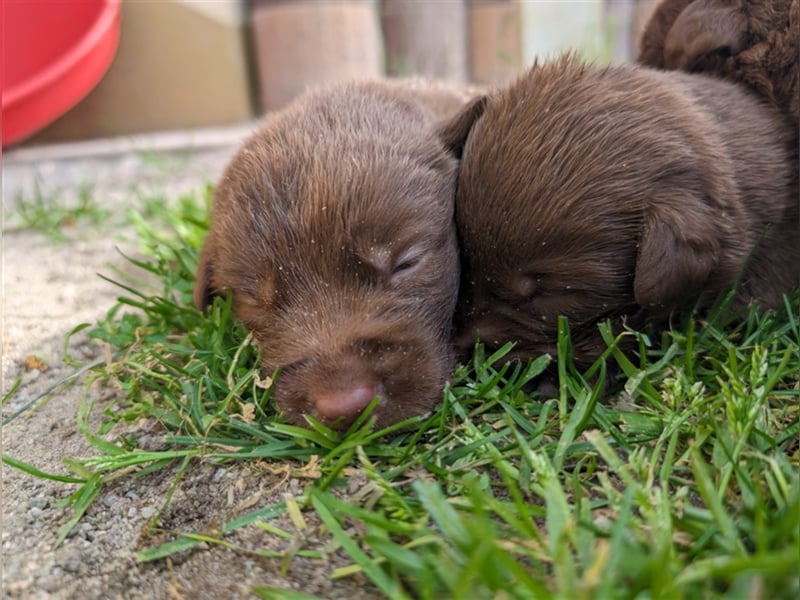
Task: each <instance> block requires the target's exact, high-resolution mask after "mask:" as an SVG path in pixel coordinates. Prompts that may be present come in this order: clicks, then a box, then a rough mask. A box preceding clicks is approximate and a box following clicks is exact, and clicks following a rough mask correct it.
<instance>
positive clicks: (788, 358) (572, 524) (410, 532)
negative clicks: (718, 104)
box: [4, 197, 800, 599]
mask: <svg viewBox="0 0 800 600" xmlns="http://www.w3.org/2000/svg"><path fill="white" fill-rule="evenodd" d="M156 204H158V203H156ZM153 206H155V204H154V205H153ZM158 206H159V207H160V208H159V210H158V217H160V218H154V216H153V214H144V213H131V214H130V218H131V219H132V220H133V221H134V223H136V225H137V229H138V235H139V239H140V240H141V241H142V244H143V250H144V255H145V256H147V257H148V258H147V259H145V260H142V261H137V260H133V259H130V260H131V262H132V263H134V264H135V265H136V266H138V267H140V268H141V270H142V273H143V274H144V275H146V276H147V279H149V280H150V281H151V282H152V281H153V280H155V281H156V282H157V284H156V285H157V288H156V291H154V292H152V293H150V292H145V291H143V290H147V289H152V288H151V287H148V286H149V284H148V285H146V284H145V283H143V282H142V281H130V280H125V279H124V278H122V275H120V274H118V275H119V277H115V279H116V281H114V283H115V284H116V285H119V286H120V287H121V289H122V290H123V292H124V293H123V295H122V297H120V298H119V303H118V304H117V305H116V306H115V307H114V308H113V309H112V310H111V311H110V312H109V313H108V315H107V317H106V318H105V319H104V320H102V321H101V322H100V323H98V324H96V325H93V326H91V327H90V335H91V337H93V338H95V339H97V340H101V341H102V342H104V343H106V344H108V347H109V355H108V357H107V358H106V360H103V361H99V362H98V363H96V364H93V365H91V368H90V369H89V372H90V373H91V378H92V379H93V380H97V379H102V380H105V381H108V382H112V383H113V384H114V385H115V386H117V387H118V388H119V390H120V391H121V393H120V394H119V397H120V400H118V401H117V402H116V403H114V404H111V405H108V406H104V407H103V411H104V412H103V415H104V420H103V425H102V426H101V427H100V428H99V429H96V430H92V428H90V426H89V424H88V423H89V416H90V415H91V414H93V411H96V410H99V407H95V406H93V405H92V404H91V403H90V402H89V401H88V400H87V401H86V403H85V405H84V406H83V408H82V410H81V413H80V414H79V416H78V427H79V428H80V429H81V430H82V431H83V433H84V434H85V435H86V436H87V438H88V439H89V441H90V442H91V444H92V446H93V448H94V449H95V450H96V451H97V454H96V456H94V457H91V458H88V459H82V460H75V459H71V460H67V461H66V464H67V467H69V468H70V469H71V471H72V472H73V473H74V474H75V476H74V477H64V476H54V475H48V474H46V473H42V472H40V471H37V470H36V469H34V468H32V467H29V466H28V465H25V464H22V463H20V462H19V461H15V460H14V459H13V458H10V457H4V461H6V462H7V463H8V464H10V465H12V466H15V467H17V468H21V469H24V470H27V471H28V472H29V473H31V475H33V476H37V477H51V478H55V479H57V480H59V481H62V482H63V483H64V484H65V485H74V486H77V488H76V491H75V492H74V493H73V494H72V496H70V498H69V501H70V502H72V503H73V504H74V509H75V512H74V518H73V519H72V521H70V523H68V524H67V525H66V526H65V528H64V530H63V531H62V535H61V537H60V540H59V541H61V540H63V539H64V537H65V536H66V535H67V534H68V533H69V531H70V529H71V527H73V526H74V525H75V524H76V523H77V522H78V520H79V519H80V517H81V515H82V514H83V512H84V511H85V510H86V508H87V507H88V506H89V505H90V504H91V502H92V501H93V500H94V498H95V497H96V496H97V494H98V492H99V491H100V489H101V488H102V486H103V484H104V483H105V482H107V481H109V480H111V479H115V478H118V477H121V476H130V475H132V474H134V473H142V472H143V471H148V470H155V469H159V468H163V467H164V466H166V465H169V464H173V463H176V462H177V463H178V464H179V465H180V468H179V469H178V477H177V478H176V480H175V483H174V487H176V486H178V485H180V476H181V474H182V473H183V472H184V470H185V469H186V468H187V466H188V465H189V464H190V463H191V461H192V460H194V459H199V458H202V459H203V460H205V461H217V462H218V463H226V464H228V463H233V462H234V461H261V462H260V464H268V465H270V464H271V465H275V466H276V467H277V466H279V465H283V466H285V465H287V464H288V465H290V466H291V468H293V469H297V470H300V471H303V472H304V473H306V475H307V477H306V481H308V482H309V483H308V484H307V486H306V487H305V490H304V491H303V492H302V493H301V494H299V495H296V496H287V497H286V498H284V500H282V501H281V502H278V503H275V504H273V505H269V506H266V507H261V508H259V509H258V510H255V511H252V512H249V513H245V514H242V515H240V516H238V517H237V518H236V519H234V520H232V521H229V522H227V523H224V524H223V525H222V526H221V527H220V528H219V530H218V532H217V534H216V535H214V536H209V535H208V534H200V533H198V532H191V531H187V532H180V533H177V534H176V533H174V532H169V535H168V537H169V539H168V540H167V541H166V542H164V543H161V544H160V545H157V546H154V547H151V548H148V549H146V550H144V551H142V552H140V553H139V555H138V556H139V558H140V560H143V561H151V560H159V559H163V558H165V557H168V556H170V555H172V554H174V553H176V552H179V551H182V550H186V549H188V548H191V547H193V546H195V545H197V544H199V543H200V542H205V543H207V544H208V543H212V544H221V545H224V546H226V547H230V548H232V549H233V550H235V551H241V552H242V553H243V554H247V555H252V554H253V553H255V554H256V555H259V556H261V557H265V559H266V560H278V561H282V564H283V567H284V569H290V568H291V562H292V561H293V560H297V559H298V557H306V558H312V559H313V558H320V557H322V556H323V554H324V553H325V552H340V553H344V555H346V556H347V557H348V558H349V560H350V562H351V566H349V567H345V568H341V569H339V570H337V571H335V572H333V573H332V577H349V576H353V575H354V574H355V573H362V574H363V575H362V576H366V577H367V578H368V579H369V580H370V582H371V583H372V584H373V585H374V586H375V587H376V588H377V589H378V590H380V592H382V593H383V594H385V595H386V597H389V598H570V599H580V598H587V599H588V598H750V599H752V598H770V599H774V598H796V597H800V584H799V583H798V574H800V554H799V553H798V548H800V479H799V478H798V458H799V455H800V450H799V449H798V433H799V430H800V421H799V420H798V411H800V380H799V375H798V374H800V353H798V332H799V330H800V326H799V324H798V319H800V308H799V307H800V295H798V294H795V295H793V296H792V297H789V298H787V299H786V301H785V304H784V306H783V307H782V308H781V309H780V310H777V311H772V312H767V313H763V314H759V313H757V312H756V311H753V312H752V313H750V314H748V315H745V316H744V318H742V319H738V320H737V321H736V322H735V323H733V324H730V323H729V324H724V326H723V324H721V320H722V319H721V317H720V316H719V315H720V314H721V311H718V312H712V314H711V315H710V316H709V317H707V318H706V319H705V320H703V321H700V320H697V319H690V320H687V321H686V322H685V323H684V324H683V325H681V326H680V327H676V328H675V329H674V330H673V331H670V332H668V333H666V334H664V335H663V336H661V338H660V339H659V340H653V339H651V338H649V337H648V336H647V335H645V334H643V333H637V332H632V331H629V332H625V333H623V334H622V335H625V336H634V337H635V338H636V340H637V341H638V344H639V353H638V354H639V356H640V357H641V358H640V359H639V360H638V363H634V362H631V360H630V359H629V358H627V357H626V356H625V355H623V354H622V353H621V352H620V351H619V350H618V349H617V342H618V338H615V337H614V335H613V334H612V332H611V331H610V330H609V329H608V327H606V326H601V331H602V333H603V335H604V337H605V338H606V341H607V342H608V346H609V347H608V350H607V351H606V353H605V354H604V355H603V356H602V357H601V358H600V359H599V360H598V361H597V363H596V364H595V365H594V366H593V367H592V368H591V369H589V371H587V372H583V373H582V372H579V371H578V370H576V368H575V367H574V365H573V363H572V361H571V356H570V343H569V330H568V326H567V323H566V322H565V321H562V322H561V328H560V334H559V352H558V356H557V357H555V358H553V359H551V358H549V357H542V358H539V359H538V360H534V361H531V362H530V363H529V364H503V361H502V357H503V355H504V354H505V352H507V351H508V348H504V349H502V350H501V351H499V352H497V353H496V354H495V355H493V356H485V355H484V353H483V351H482V348H481V347H480V346H479V347H477V348H476V352H475V355H474V358H473V360H472V361H471V362H470V363H469V364H467V365H461V366H459V367H458V368H457V369H456V371H455V374H454V376H453V379H452V383H451V384H450V385H449V386H448V387H447V388H446V389H444V390H443V395H442V402H441V404H440V406H439V407H438V408H437V410H436V411H435V412H434V413H433V414H432V415H428V416H425V417H417V418H414V419H411V420H409V421H407V422H404V423H402V424H399V425H397V426H393V427H391V428H390V429H388V430H384V431H377V432H376V431H372V429H371V423H370V421H369V418H368V415H367V416H365V418H363V419H360V420H359V421H358V422H357V423H356V424H354V426H353V427H352V428H351V429H350V430H349V431H348V432H346V433H345V434H339V433H337V432H334V431H331V430H330V429H328V428H326V427H324V426H323V425H321V424H319V423H311V427H310V428H308V429H301V428H297V427H294V426H290V425H287V424H285V423H283V422H282V421H281V419H280V415H278V414H277V413H276V411H275V408H274V407H273V405H272V403H271V401H270V395H271V389H272V388H271V383H272V379H273V377H275V376H276V375H277V374H273V373H261V372H260V371H259V368H258V349H257V348H256V347H255V346H254V345H253V343H252V340H251V338H250V337H249V336H248V335H247V332H246V331H245V330H244V329H243V328H242V327H241V326H240V325H238V324H236V323H235V321H234V318H233V315H232V313H231V306H230V302H229V301H226V300H224V299H217V300H216V302H215V304H214V305H213V307H212V308H211V310H210V313H209V314H208V315H206V316H204V315H201V314H200V313H199V312H198V311H196V310H195V309H194V308H193V307H192V305H191V290H192V285H193V277H194V272H195V269H196V265H197V256H198V249H199V247H200V244H201V240H202V237H203V235H204V233H205V231H206V229H207V208H208V206H207V199H206V201H205V202H203V201H198V200H197V199H195V198H192V197H189V198H184V199H183V200H182V201H181V202H180V203H179V204H178V205H177V207H175V208H174V209H170V212H165V210H164V208H163V205H161V204H158ZM551 361H555V363H556V364H555V367H556V370H557V372H558V376H559V388H558V394H557V396H556V397H547V396H540V395H536V394H530V393H527V392H526V391H525V390H526V384H528V383H529V382H531V381H532V380H535V378H536V377H537V376H538V375H540V374H541V373H542V372H543V370H544V369H545V368H546V367H547V366H548V363H550V362H551ZM607 366H608V369H607ZM84 368H85V367H84ZM611 372H613V373H615V375H614V377H613V380H609V379H611V376H610V375H608V373H611ZM603 389H610V390H615V392H616V396H615V397H612V400H611V401H609V400H608V399H604V398H601V390H603ZM615 398H616V401H615ZM622 400H624V401H622ZM141 419H147V420H148V421H150V422H152V421H156V422H157V423H158V424H159V427H160V428H161V429H162V431H163V432H164V436H163V447H159V448H155V449H153V448H148V449H145V448H142V447H140V446H139V440H138V439H137V438H136V436H135V435H133V436H132V435H130V434H126V435H120V434H119V433H118V430H120V429H121V428H122V429H124V425H125V424H126V423H132V422H137V421H139V420H141ZM389 434H391V435H389ZM354 477H358V478H360V483H359V485H358V486H351V488H352V487H356V488H357V491H355V492H352V491H348V483H349V482H350V480H351V479H353V478H354ZM309 511H312V512H314V513H316V515H317V517H318V519H319V520H321V522H322V523H324V525H325V528H324V533H323V534H322V535H324V536H327V538H328V542H329V543H327V544H326V545H324V546H319V545H316V546H315V547H314V548H311V547H310V546H309V547H307V546H308V544H306V542H305V540H306V537H305V532H304V528H305V520H304V516H303V515H304V514H306V515H307V514H308V513H309ZM278 516H288V517H289V518H290V521H289V522H291V523H292V524H293V526H294V530H287V529H281V528H279V527H277V526H275V525H273V524H271V523H270V520H271V519H274V518H275V517H278ZM241 527H257V528H260V529H261V530H262V531H263V535H265V536H276V537H278V538H281V539H285V540H287V542H288V543H287V546H288V548H287V550H286V551H283V552H275V551H267V550H262V549H259V548H237V547H236V546H235V545H234V544H232V543H231V542H229V541H228V540H226V534H228V533H230V532H231V531H233V530H235V529H238V528H241ZM158 529H159V523H158V518H157V517H156V518H155V519H154V520H153V522H152V523H151V530H153V531H157V530H158ZM320 547H322V548H323V550H320V549H319V548H320ZM253 591H254V592H255V593H256V594H257V595H260V596H261V597H264V598H299V597H304V598H307V597H310V596H307V595H302V594H299V595H298V594H297V593H296V592H289V591H288V590H281V589H279V588H274V587H263V588H256V589H254V590H253Z"/></svg>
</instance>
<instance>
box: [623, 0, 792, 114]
mask: <svg viewBox="0 0 800 600" xmlns="http://www.w3.org/2000/svg"><path fill="white" fill-rule="evenodd" d="M640 48H641V51H640V54H639V57H638V61H639V62H640V63H642V64H644V65H648V66H651V67H656V68H662V69H681V70H685V71H694V72H704V73H713V74H715V75H720V76H723V77H725V78H726V79H730V80H732V81H737V82H741V83H744V84H746V85H748V86H750V87H751V88H752V89H754V90H755V91H756V92H758V93H759V94H760V95H762V96H763V97H764V98H766V99H768V100H769V101H770V102H772V103H773V104H774V105H775V106H777V107H778V108H779V109H780V110H781V111H782V112H783V113H784V114H787V115H789V116H790V117H791V119H792V122H793V125H794V127H795V129H796V128H797V127H798V123H799V122H800V61H799V57H800V0H663V2H662V3H661V4H660V5H659V6H658V7H657V8H656V10H655V12H654V13H653V16H652V17H651V19H650V21H649V22H648V24H647V27H646V28H645V31H644V33H643V35H642V40H641V44H640Z"/></svg>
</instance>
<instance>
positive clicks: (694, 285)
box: [633, 192, 721, 308]
mask: <svg viewBox="0 0 800 600" xmlns="http://www.w3.org/2000/svg"><path fill="white" fill-rule="evenodd" d="M680 194H681V193H680V192H678V194H676V195H672V196H671V197H670V199H669V201H667V202H654V203H653V204H652V205H651V206H650V208H649V210H648V214H647V215H646V216H645V221H644V229H643V231H642V237H641V240H640V243H639V256H638V258H637V261H636V272H635V275H634V282H633V293H634V298H635V300H636V303H637V304H639V305H640V306H644V307H667V308H669V307H674V306H676V305H680V304H684V303H685V302H684V298H687V297H688V298H696V297H697V296H698V294H699V293H700V292H701V291H703V289H704V288H705V287H706V284H707V282H708V279H709V276H710V275H711V274H712V273H713V272H714V271H715V269H716V268H717V265H718V264H719V255H720V239H719V236H720V235H721V233H720V232H719V231H718V228H717V226H716V224H715V221H716V220H718V219H715V216H714V215H713V214H711V213H712V211H711V208H710V207H709V206H708V205H707V204H705V203H704V202H703V200H702V199H700V198H697V197H696V196H695V195H694V194H692V193H691V192H683V193H682V194H683V197H680Z"/></svg>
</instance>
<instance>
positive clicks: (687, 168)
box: [441, 57, 800, 365]
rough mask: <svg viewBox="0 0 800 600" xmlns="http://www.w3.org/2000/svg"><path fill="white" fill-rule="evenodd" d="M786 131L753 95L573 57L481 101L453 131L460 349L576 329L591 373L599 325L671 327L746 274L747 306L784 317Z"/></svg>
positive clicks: (787, 277) (550, 347) (792, 231)
mask: <svg viewBox="0 0 800 600" xmlns="http://www.w3.org/2000/svg"><path fill="white" fill-rule="evenodd" d="M786 130H787V127H786V124H785V122H784V120H783V118H782V117H781V115H780V114H778V113H777V111H775V110H774V109H773V108H772V107H770V106H769V105H767V104H765V103H764V102H763V101H762V100H761V99H759V98H758V97H756V96H755V95H754V94H752V93H751V92H749V91H748V90H747V89H746V88H744V87H742V86H738V85H735V84H732V83H729V82H726V81H723V80H721V79H717V78H712V77H706V76H703V75H689V74H684V73H677V72H660V71H654V70H648V69H645V68H642V67H637V66H634V65H628V66H619V67H608V68H600V67H595V66H586V65H582V64H580V63H578V62H577V61H576V60H575V59H573V58H569V57H564V58H562V59H560V60H557V61H553V62H550V63H547V64H541V65H535V66H534V67H533V68H532V69H531V70H530V72H528V73H527V74H524V75H523V76H521V77H520V78H519V79H518V80H517V81H516V82H515V83H513V84H512V85H511V86H509V87H507V88H505V89H503V90H500V91H498V92H496V93H493V94H491V95H488V96H486V97H483V98H480V99H477V100H475V101H474V102H473V103H471V104H470V105H468V106H467V107H465V108H464V110H463V111H462V112H461V113H460V114H459V115H457V116H456V117H454V118H453V119H452V120H451V122H449V123H448V124H446V125H445V126H444V127H442V129H441V135H442V137H443V139H444V140H445V141H446V143H447V144H448V146H450V147H451V148H452V149H453V150H454V152H455V153H456V154H457V155H459V154H460V155H461V166H460V169H459V177H458V183H457V194H456V221H457V226H458V232H459V239H460V244H461V250H462V284H461V286H462V290H461V293H460V296H461V299H460V301H459V307H458V309H457V323H458V332H457V333H458V335H459V340H460V344H461V347H462V349H464V350H465V351H467V350H468V349H469V346H470V345H471V343H472V341H473V337H474V334H475V333H476V332H477V333H478V334H479V336H480V338H481V340H482V341H484V342H485V343H486V344H487V345H488V346H489V347H490V348H496V347H498V346H500V345H502V344H504V343H506V342H509V341H512V342H517V346H516V348H515V352H516V356H517V357H522V358H527V357H531V356H536V355H538V354H541V353H544V352H549V353H554V352H555V342H556V332H557V317H558V316H559V315H566V316H567V317H569V319H570V325H571V330H572V336H573V345H574V353H575V358H576V360H577V362H578V363H579V364H582V365H586V364H588V363H590V362H591V361H592V360H594V359H595V358H596V357H597V355H598V354H599V353H600V352H601V351H602V349H603V348H605V345H604V344H603V342H602V341H601V339H600V337H599V335H598V332H597V324H598V322H599V321H601V320H604V319H611V320H612V322H614V323H615V324H616V326H617V329H619V328H620V326H621V324H622V323H624V322H626V323H628V324H629V325H632V326H636V327H638V326H641V325H643V324H645V323H647V322H652V323H664V321H665V320H666V319H668V317H669V316H670V315H671V314H672V313H673V312H674V311H676V310H682V309H688V308H691V307H693V306H694V305H695V303H699V304H700V305H701V306H702V305H707V304H708V303H709V302H711V301H712V300H714V299H715V297H716V296H717V295H718V294H719V293H720V292H724V291H726V290H727V289H729V288H730V287H731V286H732V285H733V284H734V283H735V282H736V280H737V277H738V276H739V275H740V274H741V273H742V271H743V270H744V280H743V282H742V285H741V289H740V291H739V293H738V296H737V304H739V305H741V304H743V303H746V302H749V301H751V300H757V301H759V302H761V303H763V304H764V305H766V306H773V305H775V304H776V303H778V302H780V300H781V295H782V294H783V293H784V292H787V291H789V290H791V289H793V288H795V287H796V286H797V285H798V281H799V280H800V249H799V248H798V205H797V187H796V178H795V177H794V175H793V174H794V173H796V171H797V161H796V157H795V158H792V157H791V154H790V152H789V151H788V150H787V144H788V142H787V139H788V136H787V134H786ZM762 235H763V239H762ZM754 246H756V249H755V251H754V255H753V257H752V260H751V261H750V263H749V266H748V267H747V268H746V269H745V264H746V263H747V261H748V255H749V253H750V252H751V251H752V250H753V248H754Z"/></svg>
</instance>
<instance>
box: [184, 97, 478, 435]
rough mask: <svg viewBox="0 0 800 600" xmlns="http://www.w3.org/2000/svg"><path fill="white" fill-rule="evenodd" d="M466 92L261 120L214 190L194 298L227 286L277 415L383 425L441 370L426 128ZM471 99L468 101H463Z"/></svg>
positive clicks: (425, 396) (450, 289) (440, 277)
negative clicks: (364, 417) (367, 416)
mask: <svg viewBox="0 0 800 600" xmlns="http://www.w3.org/2000/svg"><path fill="white" fill-rule="evenodd" d="M469 94H470V92H469V91H466V90H455V89H452V88H448V87H445V86H437V85H434V84H425V83H423V82H401V83H396V82H395V83H389V82H365V83H352V84H346V85H336V86H332V87H328V88H325V89H322V90H318V91H314V92H310V93H308V94H306V95H305V96H303V97H301V98H299V99H298V100H297V101H295V102H294V103H293V104H292V105H291V106H289V107H288V108H286V109H285V110H282V111H280V112H279V113H276V114H274V115H272V116H270V117H268V118H267V119H266V121H265V123H264V124H263V126H262V127H261V128H260V130H259V131H257V132H256V133H255V134H254V135H253V136H252V137H251V138H250V139H249V140H247V141H246V142H245V143H244V145H243V146H242V148H241V149H240V150H239V152H238V153H237V154H236V155H235V157H234V158H233V159H232V161H231V163H230V164H229V165H228V167H227V169H226V171H225V172H224V175H223V177H222V180H221V181H220V182H219V184H218V185H217V187H216V189H215V193H214V202H213V208H212V215H211V228H210V231H209V233H208V237H207V239H206V242H205V246H204V247H203V250H202V254H201V258H200V265H199V269H198V273H197V281H196V286H195V290H194V301H195V304H196V305H197V306H198V307H199V308H201V309H202V308H204V307H206V306H207V305H208V304H209V303H210V302H211V300H212V297H213V296H214V295H218V294H224V293H226V292H227V291H230V293H231V294H232V296H233V310H234V312H235V314H236V316H237V318H238V319H240V320H241V321H242V322H243V323H244V324H245V325H246V326H247V328H248V329H249V330H250V331H251V332H252V333H253V335H254V338H255V339H256V340H257V342H258V343H259V344H260V346H261V349H262V356H263V367H264V369H265V370H266V371H267V372H272V371H273V370H275V369H279V370H280V376H279V378H278V381H277V383H276V389H275V391H274V395H273V397H274V398H275V401H276V402H277V405H278V407H279V408H280V409H281V410H282V411H283V412H284V413H285V415H286V417H287V418H288V419H289V420H290V421H292V422H294V423H297V424H301V425H303V424H305V418H304V417H305V416H306V415H308V416H311V417H314V418H315V419H318V420H320V421H322V422H324V423H326V424H329V425H331V426H334V427H339V428H343V427H346V426H348V425H349V424H350V423H352V421H353V420H355V419H356V418H357V417H358V416H359V415H360V414H361V413H362V411H363V410H364V408H365V407H366V406H367V405H368V404H369V403H370V402H371V401H372V400H373V399H374V398H375V397H376V396H378V397H380V401H379V404H378V405H377V407H376V409H375V411H374V413H373V416H375V417H376V418H377V425H378V426H379V427H382V426H386V425H388V424H391V423H393V422H396V421H399V420H402V419H405V418H409V417H411V416H413V415H417V414H420V413H424V412H426V411H428V410H430V409H431V408H433V406H435V405H436V404H437V403H438V402H439V401H440V400H441V397H442V391H443V388H444V383H445V381H446V379H447V378H448V377H449V376H450V374H451V370H452V367H453V356H452V349H451V343H450V339H451V338H450V334H451V321H452V317H453V311H454V307H455V302H456V295H457V288H458V273H459V261H458V249H457V242H456V232H455V222H454V218H453V198H454V194H455V187H454V186H455V177H456V160H455V158H454V157H453V156H452V155H451V154H449V153H448V152H447V150H446V148H445V146H444V144H443V143H442V141H441V140H440V139H439V138H438V137H437V136H436V134H435V131H434V124H435V123H437V122H440V121H441V120H443V119H444V118H445V117H447V116H452V115H453V114H455V112H456V111H457V110H458V109H459V108H460V107H461V106H462V105H463V104H464V103H465V102H466V101H467V100H468V99H469V97H470V95H469ZM473 95H474V94H473Z"/></svg>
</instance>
